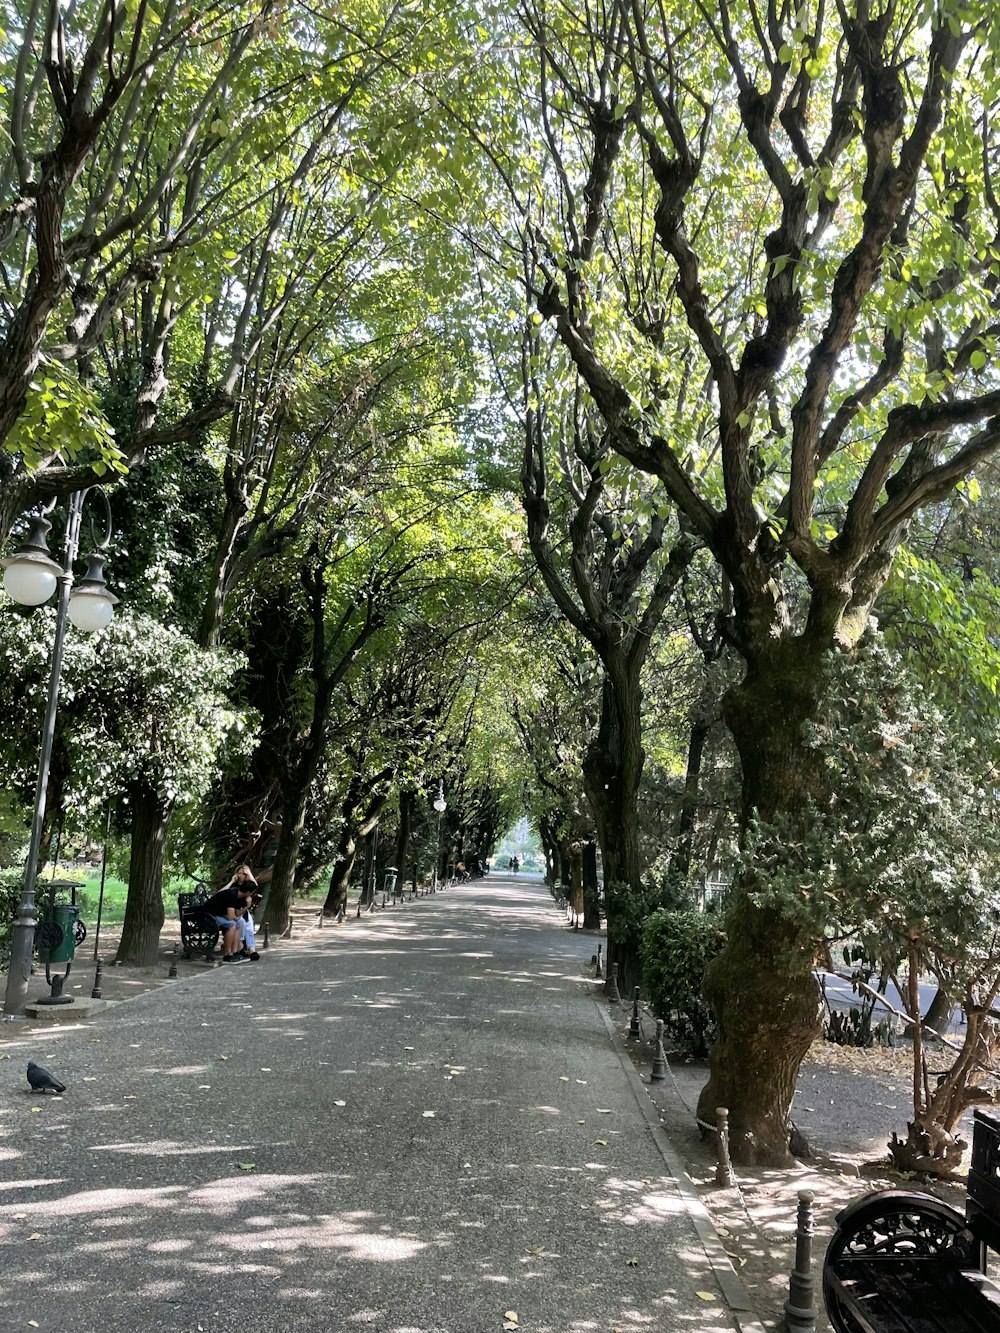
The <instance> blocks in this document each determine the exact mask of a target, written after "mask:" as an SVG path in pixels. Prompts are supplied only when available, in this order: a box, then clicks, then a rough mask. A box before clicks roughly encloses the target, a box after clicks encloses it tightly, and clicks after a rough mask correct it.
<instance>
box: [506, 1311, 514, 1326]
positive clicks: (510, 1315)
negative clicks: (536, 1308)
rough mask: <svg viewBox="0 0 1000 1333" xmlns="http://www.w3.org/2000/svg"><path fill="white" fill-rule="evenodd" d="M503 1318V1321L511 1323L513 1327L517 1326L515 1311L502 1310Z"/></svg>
mask: <svg viewBox="0 0 1000 1333" xmlns="http://www.w3.org/2000/svg"><path fill="white" fill-rule="evenodd" d="M503 1317H504V1319H509V1320H510V1322H511V1323H512V1324H514V1325H515V1327H516V1325H517V1311H516V1310H504V1312H503Z"/></svg>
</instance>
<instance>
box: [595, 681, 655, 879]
mask: <svg viewBox="0 0 1000 1333" xmlns="http://www.w3.org/2000/svg"><path fill="white" fill-rule="evenodd" d="M641 717H642V689H641V686H640V684H639V681H638V679H629V680H624V679H623V681H622V682H621V684H619V685H617V686H616V685H614V684H612V681H611V678H610V676H608V675H605V677H604V687H603V691H602V695H601V722H600V727H599V730H598V733H597V736H596V737H595V739H594V741H593V742H592V743H591V745H590V746H589V747H588V750H587V754H586V756H585V758H584V761H583V782H584V789H585V791H586V794H587V801H588V803H589V805H590V809H591V812H592V814H593V816H594V824H595V826H596V829H597V840H598V842H599V843H600V845H601V857H602V859H603V862H604V881H605V883H606V884H608V883H616V884H623V885H625V886H627V887H628V888H629V889H636V888H638V886H639V879H640V870H641V862H640V859H639V811H638V796H639V784H640V782H641V781H642V768H643V762H644V758H645V756H644V752H643V748H642V720H641Z"/></svg>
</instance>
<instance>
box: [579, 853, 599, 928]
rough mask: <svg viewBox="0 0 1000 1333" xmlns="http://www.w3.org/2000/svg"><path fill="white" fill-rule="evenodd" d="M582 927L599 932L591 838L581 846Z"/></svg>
mask: <svg viewBox="0 0 1000 1333" xmlns="http://www.w3.org/2000/svg"><path fill="white" fill-rule="evenodd" d="M583 926H584V929H585V930H600V928H601V906H600V889H599V887H598V883H597V843H596V842H594V840H593V838H591V839H590V841H589V842H585V843H584V844H583Z"/></svg>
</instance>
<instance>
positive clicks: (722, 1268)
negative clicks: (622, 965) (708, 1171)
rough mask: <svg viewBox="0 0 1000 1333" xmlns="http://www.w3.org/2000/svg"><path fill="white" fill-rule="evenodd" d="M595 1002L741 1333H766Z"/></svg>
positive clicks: (633, 1069)
mask: <svg viewBox="0 0 1000 1333" xmlns="http://www.w3.org/2000/svg"><path fill="white" fill-rule="evenodd" d="M592 998H593V1000H594V1003H595V1004H596V1005H597V1008H598V1010H599V1012H600V1015H601V1018H602V1019H603V1020H604V1026H605V1027H606V1028H607V1030H608V1036H609V1038H610V1040H611V1045H612V1046H613V1047H614V1050H615V1054H616V1055H617V1056H618V1059H619V1061H620V1063H621V1066H622V1069H623V1071H624V1073H625V1077H626V1078H627V1079H628V1082H629V1086H630V1087H631V1089H632V1092H633V1093H634V1095H635V1099H636V1101H637V1102H638V1103H639V1109H640V1111H641V1112H642V1114H643V1117H644V1119H645V1121H646V1124H647V1125H648V1126H649V1130H650V1133H651V1135H652V1138H653V1142H654V1143H655V1144H656V1147H657V1148H658V1149H659V1152H660V1155H661V1157H662V1158H663V1161H664V1163H665V1164H666V1167H667V1170H668V1171H669V1173H670V1175H671V1176H672V1177H673V1179H674V1183H675V1184H676V1186H677V1189H678V1191H679V1193H680V1196H681V1198H682V1200H683V1201H684V1206H685V1208H686V1209H687V1213H688V1216H689V1217H690V1218H691V1221H692V1223H693V1225H694V1229H695V1231H696V1232H697V1234H698V1239H699V1240H700V1241H701V1244H702V1246H703V1248H704V1250H705V1254H706V1255H707V1256H708V1262H709V1264H710V1265H711V1268H712V1272H713V1274H714V1275H715V1279H716V1281H717V1282H718V1284H719V1288H720V1290H721V1291H722V1295H723V1297H724V1298H725V1301H726V1303H727V1305H728V1306H729V1308H730V1310H731V1311H732V1315H733V1318H734V1319H735V1321H736V1326H737V1328H738V1329H739V1330H740V1333H764V1327H763V1325H762V1324H761V1322H760V1319H759V1317H758V1315H757V1312H756V1311H755V1310H754V1308H753V1304H752V1303H751V1300H750V1297H749V1294H748V1292H747V1289H746V1287H745V1286H744V1285H743V1283H742V1282H741V1281H740V1278H739V1275H738V1274H737V1272H736V1269H735V1268H734V1267H733V1264H732V1260H731V1259H730V1258H729V1255H728V1254H727V1253H726V1248H725V1246H724V1245H723V1243H722V1237H721V1236H720V1235H719V1233H718V1232H717V1231H716V1229H715V1226H714V1224H713V1222H712V1219H711V1217H710V1216H709V1213H708V1209H707V1208H706V1207H705V1205H704V1204H703V1203H702V1201H701V1199H700V1198H699V1196H698V1193H697V1191H696V1190H695V1188H694V1186H693V1185H692V1184H691V1182H690V1180H689V1179H688V1176H687V1168H686V1166H685V1164H684V1162H683V1161H682V1159H681V1158H680V1156H679V1155H678V1153H677V1152H676V1151H675V1149H674V1146H673V1144H672V1143H671V1142H670V1139H669V1138H668V1137H667V1135H666V1133H665V1132H664V1129H663V1126H662V1125H661V1124H660V1120H659V1116H658V1115H657V1112H656V1107H655V1106H654V1105H653V1103H652V1101H651V1100H650V1097H649V1093H648V1092H647V1090H646V1085H645V1083H644V1082H643V1081H642V1077H641V1076H640V1074H639V1071H638V1070H637V1069H636V1067H635V1065H634V1064H633V1063H632V1061H631V1059H630V1058H629V1055H628V1052H627V1051H626V1049H625V1047H624V1045H623V1043H622V1039H621V1037H620V1035H619V1033H618V1030H617V1028H616V1027H615V1025H614V1022H613V1021H612V1018H611V1015H610V1014H609V1013H608V1011H607V1008H606V1007H605V1006H604V1005H603V1004H602V1003H601V1002H600V1001H599V1000H598V999H597V997H596V996H593V995H592Z"/></svg>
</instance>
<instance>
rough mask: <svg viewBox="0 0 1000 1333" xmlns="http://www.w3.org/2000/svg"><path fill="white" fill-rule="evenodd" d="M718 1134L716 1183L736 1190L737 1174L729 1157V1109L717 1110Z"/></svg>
mask: <svg viewBox="0 0 1000 1333" xmlns="http://www.w3.org/2000/svg"><path fill="white" fill-rule="evenodd" d="M715 1123H716V1126H717V1129H716V1134H717V1137H718V1151H719V1165H718V1166H717V1167H716V1168H715V1183H716V1184H717V1185H721V1186H722V1187H723V1188H724V1189H727V1190H734V1189H735V1188H736V1174H735V1172H734V1171H733V1163H732V1161H731V1160H730V1157H729V1108H728V1107H725V1106H717V1107H716V1108H715Z"/></svg>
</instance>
